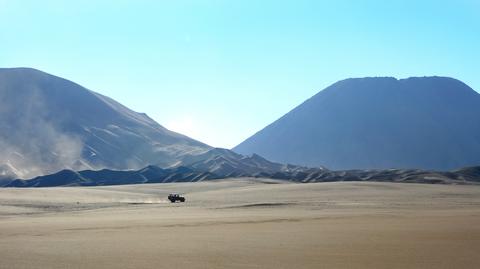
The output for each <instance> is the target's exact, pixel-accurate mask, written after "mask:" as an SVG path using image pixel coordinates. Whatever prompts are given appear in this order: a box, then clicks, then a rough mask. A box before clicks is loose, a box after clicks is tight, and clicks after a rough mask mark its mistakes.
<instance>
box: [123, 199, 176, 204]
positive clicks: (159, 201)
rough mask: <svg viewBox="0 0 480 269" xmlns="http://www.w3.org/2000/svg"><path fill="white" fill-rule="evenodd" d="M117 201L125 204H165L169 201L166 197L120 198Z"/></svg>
mask: <svg viewBox="0 0 480 269" xmlns="http://www.w3.org/2000/svg"><path fill="white" fill-rule="evenodd" d="M117 202H118V203H125V204H166V203H170V201H168V200H167V199H160V198H122V199H118V200H117Z"/></svg>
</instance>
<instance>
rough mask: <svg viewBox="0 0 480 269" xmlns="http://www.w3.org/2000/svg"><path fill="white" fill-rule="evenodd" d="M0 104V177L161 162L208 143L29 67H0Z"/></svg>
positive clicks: (195, 151) (201, 150) (168, 162)
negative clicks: (191, 137) (170, 129)
mask: <svg viewBox="0 0 480 269" xmlns="http://www.w3.org/2000/svg"><path fill="white" fill-rule="evenodd" d="M0 102H1V105H0V148H1V149H2V150H1V152H0V178H1V177H3V178H16V177H22V178H28V177H33V176H37V175H43V174H48V173H53V172H56V171H59V170H61V169H73V170H82V169H101V168H111V169H120V170H123V169H139V168H142V167H145V166H147V165H150V164H155V165H159V166H161V167H165V166H170V165H175V164H177V162H178V161H179V160H181V158H183V157H185V156H191V155H197V154H203V153H205V152H207V151H208V150H210V149H211V147H209V146H208V145H205V144H203V143H200V142H198V141H195V140H193V139H190V138H188V137H186V136H183V135H181V134H178V133H174V132H171V131H169V130H167V129H166V128H164V127H162V126H160V125H159V124H158V123H156V122H155V121H153V120H152V119H150V118H149V117H148V116H147V115H146V114H141V113H136V112H134V111H132V110H130V109H128V108H126V107H125V106H123V105H121V104H119V103H117V102H116V101H114V100H112V99H110V98H108V97H105V96H102V95H100V94H98V93H95V92H92V91H90V90H87V89H85V88H83V87H82V86H80V85H77V84H75V83H73V82H71V81H68V80H65V79H62V78H59V77H55V76H52V75H49V74H46V73H43V72H40V71H38V70H34V69H28V68H12V69H0Z"/></svg>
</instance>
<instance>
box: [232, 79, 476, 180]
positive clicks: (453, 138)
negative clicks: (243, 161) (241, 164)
mask: <svg viewBox="0 0 480 269" xmlns="http://www.w3.org/2000/svg"><path fill="white" fill-rule="evenodd" d="M233 150H234V151H235V152H238V153H241V154H252V153H257V154H259V155H261V156H263V157H265V158H267V159H269V160H272V161H276V162H282V163H293V164H299V165H307V166H319V165H322V166H325V167H327V168H329V169H335V170H345V169H386V168H400V169H406V168H418V169H428V170H429V169H435V170H444V171H446V170H451V169H456V168H459V167H466V166H475V165H479V164H480V94H478V93H477V92H475V91H474V90H472V89H471V88H470V87H468V86H467V85H465V84H464V83H462V82H461V81H458V80H455V79H452V78H446V77H414V78H408V79H400V80H398V79H395V78H390V77H378V78H356V79H346V80H343V81H339V82H337V83H335V84H333V85H331V86H330V87H328V88H326V89H324V90H322V91H320V92H319V93H318V94H316V95H315V96H313V97H312V98H310V99H308V100H307V101H305V102H304V103H303V104H301V105H299V106H298V107H296V108H295V109H293V110H292V111H290V112H289V113H287V114H286V115H284V116H283V117H281V118H280V119H278V120H277V121H275V122H273V123H272V124H270V125H269V126H267V127H265V128H264V129H263V130H261V131H259V132H258V133H256V134H255V135H253V136H251V137H250V138H248V139H247V140H245V141H244V142H242V143H241V144H239V145H238V146H236V147H235V148H234V149H233Z"/></svg>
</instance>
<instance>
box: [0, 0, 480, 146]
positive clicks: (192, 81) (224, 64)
mask: <svg viewBox="0 0 480 269" xmlns="http://www.w3.org/2000/svg"><path fill="white" fill-rule="evenodd" d="M479 48H480V1H478V0H457V1H441V0H440V1H439V0H437V1H408V0H405V1H368V0H365V1H361V0H358V1H353V0H352V1H341V0H340V1H333V0H332V1H320V0H318V1H300V0H295V1H294V0H292V1H279V0H277V1H260V0H257V1H247V0H243V1H213V0H211V1H207V0H205V1H141V0H137V1H122V0H117V1H48V0H43V1H22V0H12V1H9V0H6V1H5V0H0V67H18V66H25V67H33V68H37V69H40V70H43V71H46V72H48V73H52V74H55V75H58V76H61V77H64V78H67V79H70V80H73V81H75V82H77V83H79V84H81V85H83V86H85V87H87V88H89V89H91V90H94V91H97V92H99V93H102V94H105V95H107V96H110V97H112V98H114V99H116V100H117V101H119V102H121V103H123V104H125V105H127V106H128V107H130V108H132V109H133V110H135V111H139V112H146V113H147V114H149V115H150V116H151V117H152V118H154V119H155V120H156V121H158V122H159V123H160V124H162V125H164V126H166V127H167V128H170V129H172V130H174V131H178V132H181V133H184V134H186V135H189V136H191V137H193V138H195V139H198V140H200V141H203V142H205V143H207V144H210V145H212V146H217V147H226V148H230V147H233V146H235V145H237V144H238V143H240V142H242V141H243V140H244V139H246V138H247V137H249V136H250V135H252V134H254V133H255V132H257V131H259V130H260V129H261V128H263V127H265V126H266V125H267V124H269V123H271V122H272V121H274V120H276V119H277V118H279V117H280V116H282V115H283V114H285V113H286V112H288V111H289V110H291V109H292V108H294V107H295V106H297V105H299V104H300V103H301V102H303V101H304V100H306V99H307V98H309V97H311V96H312V95H314V94H315V93H317V92H318V91H319V90H321V89H323V88H325V87H326V86H328V85H330V84H332V83H334V82H336V81H338V80H341V79H344V78H348V77H364V76H394V77H397V78H404V77H409V76H424V75H441V76H450V77H455V78H458V79H460V80H462V81H464V82H465V83H467V84H468V85H470V86H471V87H472V88H474V89H476V90H477V91H479V90H480V66H479V64H480V49H479Z"/></svg>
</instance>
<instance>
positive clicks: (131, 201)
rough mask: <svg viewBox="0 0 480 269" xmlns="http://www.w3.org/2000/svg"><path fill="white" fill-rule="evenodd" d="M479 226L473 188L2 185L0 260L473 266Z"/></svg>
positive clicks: (51, 264)
mask: <svg viewBox="0 0 480 269" xmlns="http://www.w3.org/2000/svg"><path fill="white" fill-rule="evenodd" d="M171 192H179V193H183V194H185V195H186V198H187V202H186V203H184V204H179V203H177V204H170V203H167V200H166V195H167V194H168V193H171ZM478 223H480V186H455V185H426V184H398V183H366V182H364V183H360V182H338V183H316V184H294V183H285V182H282V181H275V180H259V179H234V180H224V181H218V182H200V183H172V184H144V185H124V186H109V187H90V188H83V187H82V188H80V187H78V188H41V189H31V188H25V189H0V268H172V267H173V268H479V267H480V256H479V255H478V253H479V251H480V227H479V226H478Z"/></svg>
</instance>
